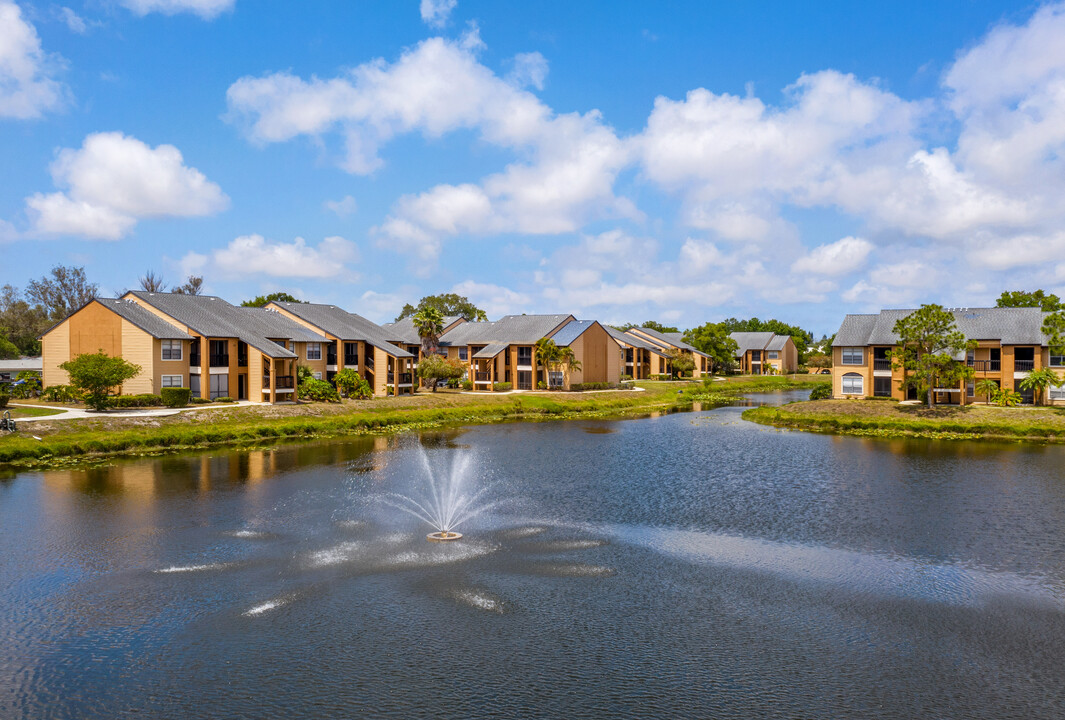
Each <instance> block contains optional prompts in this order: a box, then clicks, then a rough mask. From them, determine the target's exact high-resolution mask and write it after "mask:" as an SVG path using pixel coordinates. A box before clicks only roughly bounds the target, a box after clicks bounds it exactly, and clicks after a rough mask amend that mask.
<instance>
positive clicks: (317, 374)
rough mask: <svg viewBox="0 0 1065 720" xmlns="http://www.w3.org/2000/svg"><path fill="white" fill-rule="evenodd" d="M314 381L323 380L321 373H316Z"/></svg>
mask: <svg viewBox="0 0 1065 720" xmlns="http://www.w3.org/2000/svg"><path fill="white" fill-rule="evenodd" d="M314 379H315V380H321V379H322V373H320V372H316V373H314Z"/></svg>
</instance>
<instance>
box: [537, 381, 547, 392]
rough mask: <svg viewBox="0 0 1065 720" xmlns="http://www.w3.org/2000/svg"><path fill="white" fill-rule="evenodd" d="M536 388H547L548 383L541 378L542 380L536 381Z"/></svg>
mask: <svg viewBox="0 0 1065 720" xmlns="http://www.w3.org/2000/svg"><path fill="white" fill-rule="evenodd" d="M536 389H537V390H546V389H547V383H545V382H544V381H543V380H541V381H540V382H538V383H536Z"/></svg>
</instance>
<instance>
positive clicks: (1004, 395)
mask: <svg viewBox="0 0 1065 720" xmlns="http://www.w3.org/2000/svg"><path fill="white" fill-rule="evenodd" d="M995 404H996V405H998V406H1000V407H1015V406H1017V405H1020V404H1021V394H1020V393H1019V392H1016V391H1014V390H1009V389H1005V388H1004V389H1002V390H999V391H998V394H997V395H995Z"/></svg>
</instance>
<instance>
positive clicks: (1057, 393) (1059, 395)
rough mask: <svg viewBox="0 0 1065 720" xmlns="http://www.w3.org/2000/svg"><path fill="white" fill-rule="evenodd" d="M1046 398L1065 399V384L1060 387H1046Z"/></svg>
mask: <svg viewBox="0 0 1065 720" xmlns="http://www.w3.org/2000/svg"><path fill="white" fill-rule="evenodd" d="M1047 399H1048V400H1065V385H1063V386H1062V387H1053V386H1051V387H1048V388H1047Z"/></svg>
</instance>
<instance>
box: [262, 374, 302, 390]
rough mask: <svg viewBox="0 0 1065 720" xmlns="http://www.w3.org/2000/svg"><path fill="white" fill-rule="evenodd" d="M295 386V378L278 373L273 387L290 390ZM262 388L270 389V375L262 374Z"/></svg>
mask: <svg viewBox="0 0 1065 720" xmlns="http://www.w3.org/2000/svg"><path fill="white" fill-rule="evenodd" d="M295 386H296V382H295V379H294V378H293V377H292V376H291V375H278V376H277V383H276V384H275V385H274V387H275V388H276V389H278V390H291V389H292V388H294V387H295ZM263 388H264V389H267V390H269V389H270V376H269V375H263Z"/></svg>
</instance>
